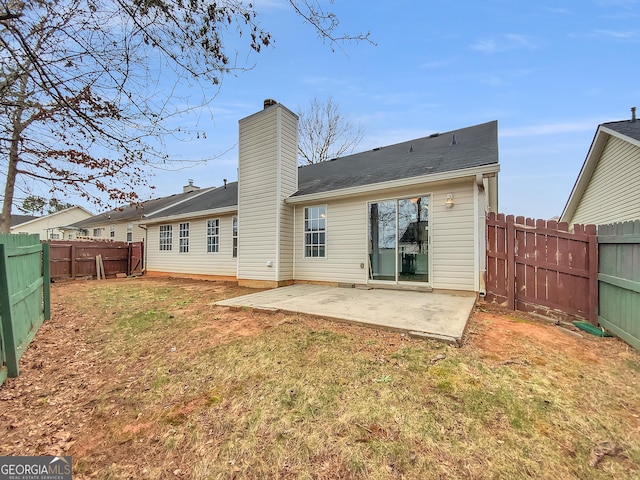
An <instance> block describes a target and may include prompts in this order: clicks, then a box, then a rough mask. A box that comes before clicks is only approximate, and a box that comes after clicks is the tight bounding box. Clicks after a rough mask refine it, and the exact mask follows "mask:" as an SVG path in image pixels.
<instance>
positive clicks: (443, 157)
mask: <svg viewBox="0 0 640 480" xmlns="http://www.w3.org/2000/svg"><path fill="white" fill-rule="evenodd" d="M497 164H498V122H497V121H492V122H488V123H483V124H480V125H475V126H472V127H467V128H462V129H459V130H454V131H451V132H446V133H441V134H433V135H430V136H428V137H423V138H418V139H415V140H410V141H408V142H402V143H397V144H395V145H390V146H387V147H382V148H374V149H373V150H370V151H368V152H362V153H357V154H354V155H349V156H346V157H342V158H338V159H336V160H331V161H328V162H322V163H317V164H315V165H309V166H306V167H302V168H300V169H299V170H298V187H299V188H298V191H297V192H296V193H295V194H294V195H293V196H294V197H297V196H302V195H311V194H318V193H323V192H331V191H335V190H342V189H346V188H352V187H361V186H365V185H373V184H377V183H384V182H388V181H392V180H401V179H407V178H413V177H422V176H427V175H435V174H442V173H445V172H453V171H456V170H463V169H468V168H473V167H480V166H485V165H496V166H497Z"/></svg>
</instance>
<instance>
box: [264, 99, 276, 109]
mask: <svg viewBox="0 0 640 480" xmlns="http://www.w3.org/2000/svg"><path fill="white" fill-rule="evenodd" d="M277 103H278V102H276V101H275V100H274V99H273V98H267V99H265V101H264V108H265V109H267V108H269V107H270V106H272V105H275V104H277Z"/></svg>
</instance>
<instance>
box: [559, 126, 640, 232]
mask: <svg viewBox="0 0 640 480" xmlns="http://www.w3.org/2000/svg"><path fill="white" fill-rule="evenodd" d="M609 135H614V136H616V137H619V138H624V139H625V140H628V139H629V137H627V136H625V135H622V136H621V135H620V134H618V133H617V132H615V131H613V130H611V129H610V128H607V127H603V126H602V125H598V129H597V130H596V133H595V135H594V137H593V141H592V142H591V146H590V147H589V152H588V153H587V156H586V158H585V160H584V162H583V164H582V168H581V169H580V173H579V174H578V178H577V179H576V181H575V183H574V184H573V188H572V189H571V194H569V199H568V200H567V203H566V204H565V206H564V210H563V211H562V214H561V215H560V221H561V222H570V221H571V220H572V218H573V215H574V214H575V213H576V208H577V207H578V203H580V199H581V198H582V195H583V194H584V191H585V190H586V188H587V185H588V184H589V180H590V179H591V175H592V174H593V171H594V170H595V168H596V165H597V164H598V159H599V158H600V155H601V154H602V150H603V149H604V146H605V144H606V142H607V138H608V136H609Z"/></svg>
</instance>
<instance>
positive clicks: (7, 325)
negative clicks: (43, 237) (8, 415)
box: [0, 234, 51, 383]
mask: <svg viewBox="0 0 640 480" xmlns="http://www.w3.org/2000/svg"><path fill="white" fill-rule="evenodd" d="M50 298H51V297H50V280H49V245H46V244H44V245H43V244H41V243H40V236H39V235H12V234H0V336H1V337H2V341H1V342H0V345H1V347H0V348H1V350H2V351H1V354H2V367H1V368H0V383H1V382H2V381H4V379H5V378H6V377H7V376H9V377H17V376H18V374H19V366H18V363H19V361H20V357H21V356H22V354H23V353H24V351H25V350H26V348H27V346H28V345H29V342H31V340H32V339H33V337H34V335H35V334H36V332H37V331H38V328H39V327H40V325H42V322H43V321H44V320H45V319H48V318H50Z"/></svg>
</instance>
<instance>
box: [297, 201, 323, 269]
mask: <svg viewBox="0 0 640 480" xmlns="http://www.w3.org/2000/svg"><path fill="white" fill-rule="evenodd" d="M319 207H323V208H324V231H323V232H322V233H324V244H322V245H324V255H323V256H317V257H313V256H307V233H311V234H313V233H320V230H318V231H317V232H313V231H309V232H307V221H306V217H307V215H306V214H307V209H309V208H319ZM328 211H329V207H328V206H327V204H326V203H325V204H320V205H309V206H306V207H304V208H303V209H302V258H304V259H305V260H311V261H326V260H327V258H328V257H329V255H328V253H329V252H328V231H329V221H328V220H329V215H328ZM320 245H321V244H320V243H318V247H319V246H320Z"/></svg>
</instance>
